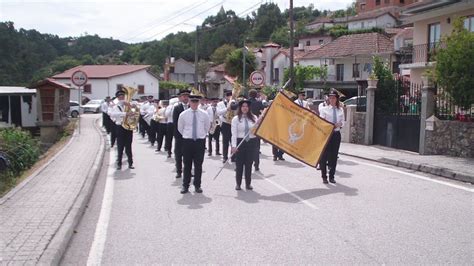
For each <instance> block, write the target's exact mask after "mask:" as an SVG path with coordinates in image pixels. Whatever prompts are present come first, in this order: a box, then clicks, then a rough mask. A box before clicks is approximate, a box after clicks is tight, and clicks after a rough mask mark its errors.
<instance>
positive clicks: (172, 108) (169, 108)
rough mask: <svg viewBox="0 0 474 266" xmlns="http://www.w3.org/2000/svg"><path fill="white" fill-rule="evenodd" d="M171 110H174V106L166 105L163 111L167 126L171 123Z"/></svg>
mask: <svg viewBox="0 0 474 266" xmlns="http://www.w3.org/2000/svg"><path fill="white" fill-rule="evenodd" d="M173 110H174V105H172V104H170V105H168V106H167V107H166V109H165V116H166V122H167V123H168V124H171V123H173Z"/></svg>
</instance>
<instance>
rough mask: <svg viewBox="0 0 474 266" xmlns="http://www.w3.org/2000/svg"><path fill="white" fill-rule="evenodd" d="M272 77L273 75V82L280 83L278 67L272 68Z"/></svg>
mask: <svg viewBox="0 0 474 266" xmlns="http://www.w3.org/2000/svg"><path fill="white" fill-rule="evenodd" d="M273 77H274V79H273V80H274V82H275V83H280V69H279V68H278V67H276V68H275V69H274V74H273Z"/></svg>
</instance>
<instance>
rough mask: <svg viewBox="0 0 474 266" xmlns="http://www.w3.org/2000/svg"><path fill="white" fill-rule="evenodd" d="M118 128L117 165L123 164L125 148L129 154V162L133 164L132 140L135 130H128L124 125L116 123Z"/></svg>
mask: <svg viewBox="0 0 474 266" xmlns="http://www.w3.org/2000/svg"><path fill="white" fill-rule="evenodd" d="M115 127H116V129H117V165H122V156H123V150H124V149H125V153H126V154H127V158H128V164H129V165H132V164H133V155H132V141H133V131H131V130H126V129H125V128H123V127H122V126H119V125H116V126H115Z"/></svg>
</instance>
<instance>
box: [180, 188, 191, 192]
mask: <svg viewBox="0 0 474 266" xmlns="http://www.w3.org/2000/svg"><path fill="white" fill-rule="evenodd" d="M188 192H189V189H188V188H185V187H183V188H182V189H181V192H180V193H181V194H186V193H188Z"/></svg>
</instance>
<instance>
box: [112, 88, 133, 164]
mask: <svg viewBox="0 0 474 266" xmlns="http://www.w3.org/2000/svg"><path fill="white" fill-rule="evenodd" d="M115 95H116V96H117V98H118V100H119V102H118V103H117V104H116V105H115V106H114V107H113V109H112V112H111V116H112V119H113V120H114V121H115V128H116V131H117V170H121V169H122V156H123V150H124V149H125V153H126V154H127V158H128V168H130V169H134V168H135V167H133V155H132V141H133V131H131V130H128V129H125V128H124V127H123V126H122V122H123V119H124V118H125V116H126V115H127V113H126V112H125V106H130V103H128V102H125V92H124V91H117V92H116V93H115Z"/></svg>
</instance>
